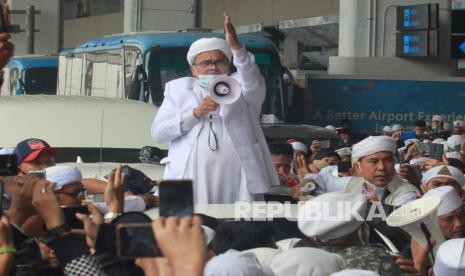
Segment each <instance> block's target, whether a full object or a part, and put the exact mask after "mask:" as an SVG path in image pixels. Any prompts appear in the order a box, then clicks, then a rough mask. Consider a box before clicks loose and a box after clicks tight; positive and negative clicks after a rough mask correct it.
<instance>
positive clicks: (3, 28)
mask: <svg viewBox="0 0 465 276" xmlns="http://www.w3.org/2000/svg"><path fill="white" fill-rule="evenodd" d="M3 8H4V7H3V1H2V2H0V33H7V32H8V25H7V24H6V19H5V17H4V14H3Z"/></svg>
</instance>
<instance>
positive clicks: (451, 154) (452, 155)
mask: <svg viewBox="0 0 465 276" xmlns="http://www.w3.org/2000/svg"><path fill="white" fill-rule="evenodd" d="M445 155H446V158H455V159H459V158H460V154H459V153H458V152H456V151H449V152H446V153H445Z"/></svg>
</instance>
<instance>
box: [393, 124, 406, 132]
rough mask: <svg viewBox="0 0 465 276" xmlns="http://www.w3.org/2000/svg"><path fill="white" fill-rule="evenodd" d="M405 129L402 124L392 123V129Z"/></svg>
mask: <svg viewBox="0 0 465 276" xmlns="http://www.w3.org/2000/svg"><path fill="white" fill-rule="evenodd" d="M403 129H404V127H403V126H402V125H399V124H395V125H392V131H399V130H403Z"/></svg>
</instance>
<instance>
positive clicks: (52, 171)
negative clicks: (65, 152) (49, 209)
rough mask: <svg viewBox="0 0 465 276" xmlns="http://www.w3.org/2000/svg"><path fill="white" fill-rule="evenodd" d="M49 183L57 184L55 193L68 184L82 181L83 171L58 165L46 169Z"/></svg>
mask: <svg viewBox="0 0 465 276" xmlns="http://www.w3.org/2000/svg"><path fill="white" fill-rule="evenodd" d="M45 177H46V178H47V180H48V181H50V182H53V183H56V186H55V191H58V190H61V189H63V187H65V186H66V185H68V184H72V183H76V182H79V181H81V180H82V174H81V171H80V170H79V169H77V168H75V167H70V166H64V165H56V166H52V167H48V168H46V169H45Z"/></svg>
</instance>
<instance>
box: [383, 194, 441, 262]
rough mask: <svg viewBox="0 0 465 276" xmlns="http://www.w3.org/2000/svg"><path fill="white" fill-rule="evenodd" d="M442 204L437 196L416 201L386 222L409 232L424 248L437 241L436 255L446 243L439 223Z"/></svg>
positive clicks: (396, 212) (395, 212)
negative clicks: (439, 209) (440, 205)
mask: <svg viewBox="0 0 465 276" xmlns="http://www.w3.org/2000/svg"><path fill="white" fill-rule="evenodd" d="M440 203H441V198H439V197H436V196H431V197H422V198H420V199H416V200H414V201H411V202H409V203H407V204H404V205H402V207H400V208H398V209H396V210H395V211H394V212H392V213H391V214H390V215H389V216H388V218H387V221H386V222H387V224H388V225H389V226H391V227H401V228H402V229H404V230H405V231H407V232H408V233H409V234H410V236H412V238H413V239H414V240H416V241H417V242H418V243H419V244H420V246H422V247H426V246H427V245H428V244H430V243H431V240H435V241H436V245H435V246H434V248H433V252H434V255H436V252H437V250H438V248H439V245H441V243H443V242H444V236H443V234H442V232H441V229H440V228H439V225H438V222H437V212H438V207H439V204H440Z"/></svg>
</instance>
